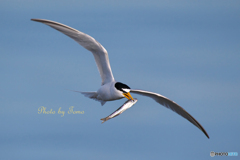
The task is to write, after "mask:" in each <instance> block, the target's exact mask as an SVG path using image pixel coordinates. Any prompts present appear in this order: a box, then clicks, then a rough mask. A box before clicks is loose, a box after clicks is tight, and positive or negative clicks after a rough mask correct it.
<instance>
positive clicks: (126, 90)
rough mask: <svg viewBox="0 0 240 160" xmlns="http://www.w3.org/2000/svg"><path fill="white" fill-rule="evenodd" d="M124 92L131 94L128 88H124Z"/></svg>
mask: <svg viewBox="0 0 240 160" xmlns="http://www.w3.org/2000/svg"><path fill="white" fill-rule="evenodd" d="M122 90H123V91H125V92H127V93H128V92H130V89H128V88H122Z"/></svg>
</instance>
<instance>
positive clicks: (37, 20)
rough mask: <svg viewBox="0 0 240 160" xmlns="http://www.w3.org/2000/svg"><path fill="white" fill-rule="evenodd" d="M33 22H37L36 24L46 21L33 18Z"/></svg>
mask: <svg viewBox="0 0 240 160" xmlns="http://www.w3.org/2000/svg"><path fill="white" fill-rule="evenodd" d="M31 21H36V22H43V21H44V19H36V18H32V19H31Z"/></svg>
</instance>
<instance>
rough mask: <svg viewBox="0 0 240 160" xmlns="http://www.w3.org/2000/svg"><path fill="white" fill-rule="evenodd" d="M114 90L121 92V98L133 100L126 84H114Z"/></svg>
mask: <svg viewBox="0 0 240 160" xmlns="http://www.w3.org/2000/svg"><path fill="white" fill-rule="evenodd" d="M115 88H116V89H117V90H119V91H121V92H122V94H123V96H124V97H126V98H127V99H129V100H130V99H131V100H133V98H132V96H131V94H130V89H131V88H130V87H128V86H127V85H126V84H123V83H121V82H117V83H115Z"/></svg>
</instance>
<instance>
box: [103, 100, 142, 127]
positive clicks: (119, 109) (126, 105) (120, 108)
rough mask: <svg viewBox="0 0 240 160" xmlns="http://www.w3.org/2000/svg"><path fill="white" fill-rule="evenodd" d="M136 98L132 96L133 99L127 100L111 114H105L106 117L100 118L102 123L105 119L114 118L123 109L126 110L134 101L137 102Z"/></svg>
mask: <svg viewBox="0 0 240 160" xmlns="http://www.w3.org/2000/svg"><path fill="white" fill-rule="evenodd" d="M137 101H138V100H137V99H136V98H134V99H133V100H131V99H130V100H127V101H126V102H125V103H124V104H123V105H122V106H121V107H119V108H118V109H117V110H116V111H114V112H113V113H112V114H110V115H109V116H107V117H106V118H102V119H101V120H102V123H104V122H105V121H107V120H109V119H111V118H114V117H116V116H118V115H120V114H122V113H123V112H124V111H126V110H127V109H129V108H131V107H132V106H133V105H134V104H135V103H137Z"/></svg>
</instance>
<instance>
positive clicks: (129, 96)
mask: <svg viewBox="0 0 240 160" xmlns="http://www.w3.org/2000/svg"><path fill="white" fill-rule="evenodd" d="M123 95H124V97H126V98H127V99H128V100H130V99H132V100H133V98H132V96H131V94H130V92H128V93H123Z"/></svg>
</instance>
